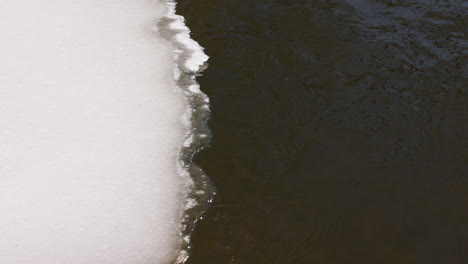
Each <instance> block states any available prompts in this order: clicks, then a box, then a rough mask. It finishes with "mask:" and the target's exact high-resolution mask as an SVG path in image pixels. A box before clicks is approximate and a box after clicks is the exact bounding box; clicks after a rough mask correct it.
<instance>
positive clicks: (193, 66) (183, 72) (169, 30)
mask: <svg viewBox="0 0 468 264" xmlns="http://www.w3.org/2000/svg"><path fill="white" fill-rule="evenodd" d="M161 1H163V2H165V3H166V5H167V13H166V15H165V16H164V17H163V18H162V19H161V20H160V21H159V22H158V24H157V27H156V30H157V31H158V33H159V34H160V35H161V36H162V37H163V38H164V39H166V40H167V41H169V42H170V43H171V45H173V48H174V53H173V58H174V61H175V67H174V81H175V82H176V84H177V86H178V87H179V88H180V89H182V91H183V92H184V94H185V96H186V98H187V101H188V102H189V104H190V107H189V108H188V109H187V112H186V113H185V114H184V115H183V116H182V117H181V123H182V124H183V125H184V126H185V127H186V130H187V131H188V132H187V133H186V135H185V138H184V143H183V145H182V146H181V148H180V151H179V159H178V160H177V164H176V167H177V171H178V174H179V175H180V176H181V177H183V178H184V182H186V186H185V187H184V188H186V190H185V193H186V194H187V196H186V199H185V206H184V212H183V218H182V223H181V224H182V226H181V233H180V238H181V241H180V250H179V251H178V254H177V256H176V257H175V259H174V261H173V263H175V264H182V263H185V261H186V260H187V259H188V257H189V251H190V235H191V233H192V231H193V229H194V226H195V223H196V222H197V220H198V219H200V218H201V217H202V214H203V212H204V211H205V210H206V208H207V207H208V205H209V204H210V203H211V200H212V197H213V196H214V188H213V187H212V185H211V184H210V182H209V179H208V177H207V176H206V175H205V173H204V172H203V171H202V170H201V169H200V168H199V167H198V166H197V165H195V164H194V163H193V161H192V160H193V156H194V155H195V154H196V153H197V152H198V151H200V150H201V149H203V148H204V147H206V146H207V145H209V143H210V131H209V128H208V126H207V120H208V117H209V114H210V109H209V99H208V96H207V95H206V94H204V93H203V92H202V91H201V90H200V86H199V84H198V83H197V81H196V76H197V74H199V73H200V72H201V71H203V70H204V69H205V68H206V62H207V61H208V58H209V57H208V56H207V55H206V54H205V53H204V48H203V47H201V46H200V44H198V42H196V41H195V40H193V39H192V38H191V37H190V29H189V28H188V27H187V26H186V25H185V18H184V17H183V16H180V15H177V14H176V6H177V3H176V2H175V1H174V0H161Z"/></svg>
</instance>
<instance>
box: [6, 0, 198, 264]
mask: <svg viewBox="0 0 468 264" xmlns="http://www.w3.org/2000/svg"><path fill="white" fill-rule="evenodd" d="M167 4H168V3H167V2H165V1H147V0H142V1H130V0H124V1H119V2H115V1H109V0H105V1H99V2H96V1H91V0H83V1H79V2H66V3H65V2H63V1H58V0H55V1H54V0H53V1H50V0H48V1H45V0H43V1H9V2H6V3H3V4H2V8H1V9H0V36H1V39H2V43H0V48H1V49H0V59H1V61H2V62H1V63H0V70H1V72H2V73H3V74H2V75H0V85H1V96H0V108H1V111H0V118H1V120H2V124H1V125H0V148H1V149H2V151H1V152H0V175H1V178H0V187H1V188H2V192H1V194H0V210H1V211H2V218H1V220H0V221H1V225H0V234H1V236H0V252H1V253H0V262H1V263H16V264H23V263H24V264H26V263H28V264H29V263H34V264H43V263H44V264H46V263H47V264H54V263H70V264H81V263H83V264H84V263H86V264H93V263H109V264H111V263H112V264H114V263H116V264H117V263H122V264H127V263H141V264H146V263H148V264H149V263H167V262H169V261H171V260H173V259H174V257H176V255H177V254H178V250H179V245H180V243H181V238H180V232H181V227H180V223H181V219H182V213H183V210H184V206H186V204H185V198H186V195H187V193H186V192H187V184H188V183H187V182H186V181H187V179H188V178H187V177H184V176H183V175H180V171H178V168H177V165H176V164H177V160H178V158H179V156H178V155H179V151H180V148H181V146H182V145H183V141H184V140H185V138H186V137H187V133H188V125H189V124H187V123H185V124H184V122H181V117H182V116H183V115H184V114H185V113H187V111H188V109H189V108H188V107H189V106H188V103H187V99H186V95H184V93H183V92H182V91H181V90H179V89H178V87H177V85H176V82H175V80H174V67H175V62H174V57H173V54H174V52H175V51H174V47H173V46H172V45H171V44H170V43H169V42H168V41H166V40H163V39H162V38H161V37H160V36H159V35H158V34H156V33H155V32H154V31H153V29H154V26H155V24H156V22H157V21H159V20H160V19H161V18H163V17H165V16H166V15H167V14H168V13H167V12H168V10H169V9H168V7H169V6H168V5H167ZM187 35H188V33H187ZM206 59H207V57H206V58H204V61H206ZM204 61H203V62H204ZM201 63H202V62H201ZM190 65H191V67H197V66H196V65H195V64H193V63H192V64H190ZM197 69H198V68H197ZM179 169H180V168H179Z"/></svg>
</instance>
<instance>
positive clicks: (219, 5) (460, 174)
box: [178, 0, 468, 264]
mask: <svg viewBox="0 0 468 264" xmlns="http://www.w3.org/2000/svg"><path fill="white" fill-rule="evenodd" d="M178 2H179V6H178V12H179V13H180V14H182V15H184V16H185V17H186V19H187V24H188V26H189V27H190V28H191V29H192V31H193V35H192V36H193V38H194V39H196V40H197V41H199V42H200V43H201V45H202V46H204V47H205V48H206V52H207V54H208V55H210V57H211V59H210V67H209V68H208V70H206V71H205V72H204V76H203V77H200V78H199V79H198V80H199V82H200V84H201V87H202V90H203V91H204V92H205V93H206V94H208V96H209V97H210V99H211V109H212V117H211V121H210V128H211V130H212V133H213V142H212V146H211V147H210V148H209V149H206V150H204V151H202V152H201V153H199V154H198V155H197V157H196V162H197V163H198V164H199V165H200V166H201V167H202V168H203V169H204V170H205V171H206V173H207V174H208V175H209V176H210V178H211V180H212V181H213V183H214V185H215V186H216V188H217V196H216V198H215V200H214V203H213V205H212V206H211V207H210V209H209V210H208V212H207V213H206V215H205V217H204V219H203V220H201V221H200V222H199V223H198V226H197V229H196V231H195V234H194V236H193V246H192V252H191V257H190V259H189V261H188V263H190V264H211V263H213V264H223V263H239V264H251V263H252V264H263V263H272V264H275V263H311V264H312V263H314V264H315V263H317V264H332V263H333V264H341V263H345V264H349V263H361V264H362V263H372V264H374V263H392V264H394V263H399V264H405V263H408V264H410V263H411V264H414V263H448V264H452V263H453V264H456V263H468V166H467V165H468V139H467V135H468V89H467V84H466V81H467V79H466V78H467V77H468V68H467V63H466V62H467V57H468V52H467V48H468V40H467V38H466V28H468V19H467V12H468V3H467V2H464V1H461V0H446V1H436V0H406V1H403V0H401V1H399V0H386V1H384V0H374V1H371V0H329V1H320V0H316V1H312V0H309V1H305V0H287V1H286V0H179V1H178Z"/></svg>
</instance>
